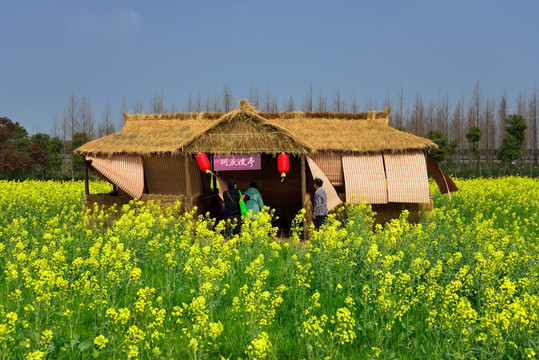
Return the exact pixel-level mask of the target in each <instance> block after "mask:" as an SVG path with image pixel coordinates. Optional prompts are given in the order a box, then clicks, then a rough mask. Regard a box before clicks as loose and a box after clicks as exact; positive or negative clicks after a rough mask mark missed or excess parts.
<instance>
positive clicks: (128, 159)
mask: <svg viewBox="0 0 539 360" xmlns="http://www.w3.org/2000/svg"><path fill="white" fill-rule="evenodd" d="M86 159H87V160H91V164H90V167H91V168H93V169H95V170H97V172H98V173H99V174H101V175H102V176H104V177H105V178H106V179H108V180H109V181H110V182H112V183H113V184H116V185H117V186H118V187H119V188H121V189H122V190H124V191H125V192H126V193H128V194H129V195H130V196H132V197H134V198H137V199H139V198H140V196H141V195H142V192H143V190H144V173H143V167H142V158H141V157H140V156H126V155H115V156H111V157H110V158H108V157H94V156H87V157H86Z"/></svg>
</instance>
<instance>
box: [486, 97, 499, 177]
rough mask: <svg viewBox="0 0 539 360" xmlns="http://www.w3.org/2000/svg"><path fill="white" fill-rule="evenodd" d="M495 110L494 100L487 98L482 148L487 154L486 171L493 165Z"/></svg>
mask: <svg viewBox="0 0 539 360" xmlns="http://www.w3.org/2000/svg"><path fill="white" fill-rule="evenodd" d="M495 109H496V100H495V99H494V98H492V99H491V98H488V99H487V101H486V103H485V113H484V119H485V126H484V131H483V134H484V136H483V139H484V146H485V148H486V154H487V170H489V167H492V165H493V163H494V151H495V149H496V126H495V123H496V119H495V115H494V114H495ZM489 171H490V170H489Z"/></svg>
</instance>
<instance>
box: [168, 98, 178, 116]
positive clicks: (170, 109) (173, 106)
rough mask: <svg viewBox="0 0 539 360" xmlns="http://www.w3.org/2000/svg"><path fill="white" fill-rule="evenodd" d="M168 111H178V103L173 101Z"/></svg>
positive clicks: (173, 112) (172, 112)
mask: <svg viewBox="0 0 539 360" xmlns="http://www.w3.org/2000/svg"><path fill="white" fill-rule="evenodd" d="M168 111H169V112H170V113H171V114H175V113H177V112H179V111H178V105H176V102H175V101H173V102H172V104H170V108H169V109H168Z"/></svg>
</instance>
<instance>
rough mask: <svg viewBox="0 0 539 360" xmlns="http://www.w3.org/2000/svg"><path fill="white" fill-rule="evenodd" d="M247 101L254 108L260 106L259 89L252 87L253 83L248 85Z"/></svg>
mask: <svg viewBox="0 0 539 360" xmlns="http://www.w3.org/2000/svg"><path fill="white" fill-rule="evenodd" d="M249 103H250V104H251V105H252V106H253V107H255V108H256V109H259V108H260V89H259V88H258V86H257V87H253V84H252V83H251V85H250V86H249Z"/></svg>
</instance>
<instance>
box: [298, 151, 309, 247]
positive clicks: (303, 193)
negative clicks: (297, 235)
mask: <svg viewBox="0 0 539 360" xmlns="http://www.w3.org/2000/svg"><path fill="white" fill-rule="evenodd" d="M299 163H300V169H301V206H302V207H303V208H305V196H306V195H307V172H306V171H305V155H301V156H300V158H299ZM307 224H308V222H307V221H306V219H305V218H304V219H303V240H307Z"/></svg>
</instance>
